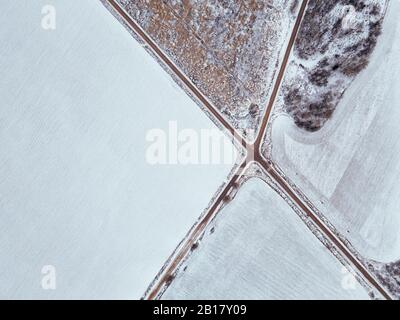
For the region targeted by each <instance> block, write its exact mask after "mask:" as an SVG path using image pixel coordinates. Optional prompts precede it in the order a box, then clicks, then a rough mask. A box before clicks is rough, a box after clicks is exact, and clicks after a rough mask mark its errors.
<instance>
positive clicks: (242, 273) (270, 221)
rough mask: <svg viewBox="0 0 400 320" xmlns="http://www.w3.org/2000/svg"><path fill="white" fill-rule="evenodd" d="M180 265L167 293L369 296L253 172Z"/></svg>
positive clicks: (232, 296) (200, 296)
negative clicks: (184, 263) (253, 175)
mask: <svg viewBox="0 0 400 320" xmlns="http://www.w3.org/2000/svg"><path fill="white" fill-rule="evenodd" d="M185 267H186V270H185V271H183V270H184V269H185ZM181 270H182V271H180V273H179V274H178V276H177V277H176V278H175V280H174V281H173V282H172V284H171V286H170V287H169V288H168V289H167V291H166V292H165V293H164V296H163V298H164V299H368V294H367V291H366V290H365V289H364V288H363V287H362V286H361V285H360V284H359V283H358V282H357V281H356V280H355V279H354V278H353V277H352V276H351V275H350V274H349V273H348V272H347V270H346V269H345V268H344V267H343V266H342V265H341V263H340V262H339V261H338V260H337V259H336V258H335V257H334V256H333V255H332V254H331V253H330V252H329V251H328V249H327V248H326V247H324V246H323V245H322V243H321V242H320V241H319V240H318V239H317V238H316V237H315V236H314V235H313V234H312V233H311V231H310V230H309V229H307V227H306V226H305V224H304V223H303V222H302V221H301V220H300V218H299V217H298V216H297V215H296V213H295V212H294V211H293V210H292V209H291V208H290V207H289V205H288V204H287V203H286V202H285V201H284V200H283V199H282V198H281V197H280V196H279V195H278V194H277V193H276V192H275V191H273V189H272V188H270V187H269V186H268V185H267V184H266V183H265V182H263V181H262V180H259V179H256V178H254V179H251V180H249V181H248V182H246V183H245V184H244V185H243V186H242V187H241V189H240V190H239V192H238V194H237V196H236V198H235V199H234V200H233V201H232V202H231V203H230V204H229V205H228V206H227V207H225V208H224V209H223V210H222V211H221V212H220V214H219V215H218V216H217V218H216V220H215V221H214V223H213V225H211V226H209V228H208V231H207V232H206V235H205V236H204V238H203V240H202V241H201V242H200V244H199V246H198V248H197V249H196V250H195V251H194V252H193V253H192V255H191V256H190V258H189V259H188V261H187V262H186V266H183V268H182V269H181Z"/></svg>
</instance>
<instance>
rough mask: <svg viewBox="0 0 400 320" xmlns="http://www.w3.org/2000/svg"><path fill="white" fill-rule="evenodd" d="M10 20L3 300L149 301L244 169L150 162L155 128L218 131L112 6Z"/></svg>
mask: <svg viewBox="0 0 400 320" xmlns="http://www.w3.org/2000/svg"><path fill="white" fill-rule="evenodd" d="M47 4H51V5H54V6H55V8H56V13H57V16H56V22H57V25H56V30H44V29H42V28H41V19H42V14H41V10H42V7H43V6H44V5H47ZM0 20H1V21H2V27H1V29H0V43H1V44H0V70H1V74H2V77H1V79H0V96H1V108H0V177H1V178H0V219H1V224H0V298H21V299H31V298H40V299H52V298H58V299H67V298H88V299H92V298H94V299H97V298H99V299H100V298H111V299H113V298H140V297H141V295H142V294H143V293H144V291H145V289H146V288H147V286H148V285H149V283H150V282H151V281H152V279H153V278H154V276H155V275H156V273H157V272H158V270H159V269H160V268H161V267H162V265H163V264H164V262H165V261H166V259H167V258H168V256H169V255H170V254H171V253H172V251H173V250H174V249H175V247H176V246H177V245H178V243H179V242H180V241H181V240H182V238H183V237H184V236H185V234H186V233H187V231H188V230H189V228H190V227H191V226H192V225H193V223H194V222H195V220H196V219H197V218H198V217H199V216H200V214H201V212H202V211H203V210H204V209H205V208H206V206H207V205H208V203H209V201H210V200H211V198H212V196H213V195H214V193H215V192H216V190H217V189H218V187H219V186H220V185H221V184H222V182H223V181H224V179H226V177H227V175H228V173H229V171H230V169H231V167H230V166H227V165H208V166H207V165H197V166H194V165H187V166H182V165H180V166H151V165H149V164H147V162H146V161H145V150H146V147H147V146H148V144H147V142H146V141H145V135H146V132H147V130H148V129H152V128H165V129H166V128H167V126H168V121H169V120H178V125H179V126H180V128H182V129H183V128H193V129H196V130H199V129H202V128H205V129H211V128H213V129H215V126H214V125H213V124H212V122H211V121H210V120H209V119H208V118H207V117H206V116H205V114H204V113H203V112H202V111H201V110H200V109H199V107H198V106H197V105H196V104H195V103H194V102H193V101H192V100H191V99H189V98H188V97H187V96H186V94H185V93H184V92H183V91H182V90H179V89H177V88H176V87H174V86H173V84H172V81H171V79H170V78H169V76H168V75H167V74H166V73H165V72H164V71H163V70H162V68H161V67H160V66H159V65H158V64H157V63H156V62H155V61H154V60H153V59H152V58H151V57H150V56H149V55H148V54H147V53H146V52H145V50H144V49H143V48H142V47H141V46H140V45H139V44H138V43H136V41H135V40H133V39H132V37H131V36H130V35H129V33H128V32H127V31H126V30H125V29H124V27H123V26H122V25H121V24H120V23H119V22H118V21H117V20H116V19H115V18H114V17H113V16H112V15H111V14H110V13H109V12H108V11H107V10H106V9H105V8H104V6H103V5H102V4H101V2H100V1H95V0H92V1H79V0H68V1H67V0H64V1H50V0H46V1H41V0H37V1H32V0H19V1H14V0H2V1H1V3H0ZM46 265H52V266H54V268H55V271H56V288H55V290H44V289H43V288H42V286H41V284H42V279H43V277H45V274H42V268H43V267H44V266H46ZM45 279H46V278H45Z"/></svg>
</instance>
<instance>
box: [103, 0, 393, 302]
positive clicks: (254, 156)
mask: <svg viewBox="0 0 400 320" xmlns="http://www.w3.org/2000/svg"><path fill="white" fill-rule="evenodd" d="M106 1H107V2H108V3H109V5H110V6H111V7H112V9H113V10H114V11H115V12H116V13H117V14H118V15H119V16H120V17H121V18H122V19H123V21H124V22H125V24H126V26H127V27H128V28H130V29H131V30H132V31H133V32H135V34H136V35H137V36H138V37H139V38H140V39H141V40H142V41H143V42H144V43H145V44H146V45H147V46H148V48H149V49H150V50H151V51H152V53H153V54H154V55H155V56H156V57H157V58H158V59H159V60H160V62H162V63H163V64H165V65H166V66H167V67H168V68H169V69H170V71H171V72H172V73H173V74H174V75H175V76H176V77H178V78H179V80H180V81H181V82H182V84H183V85H184V86H185V87H186V89H187V90H189V91H190V92H191V93H192V94H193V96H194V97H196V99H198V101H199V102H200V103H201V104H202V105H203V106H204V107H205V108H206V109H207V111H208V112H209V113H210V114H211V115H212V116H213V117H214V118H215V119H216V121H217V122H218V123H219V124H220V126H221V127H222V128H224V129H225V130H226V131H227V133H228V134H229V135H230V137H231V139H232V140H233V141H235V142H236V144H237V145H238V146H239V147H241V148H243V151H245V154H246V157H245V159H244V161H243V162H242V163H241V164H240V165H239V166H238V167H237V169H236V170H235V172H234V174H233V176H232V178H231V179H230V180H229V181H228V182H227V183H226V184H225V186H224V187H223V188H222V189H221V191H220V193H219V194H218V195H217V197H216V198H215V200H214V202H213V204H212V205H211V207H210V208H209V209H208V211H207V212H206V213H205V214H204V215H203V216H202V217H201V218H200V219H199V221H198V222H197V223H196V224H195V225H194V226H193V227H192V229H191V230H190V231H189V233H188V234H187V236H186V237H185V239H184V240H183V241H182V243H181V244H180V245H179V246H178V248H177V249H176V250H175V252H174V253H173V254H172V255H171V256H170V258H169V259H168V261H167V262H166V264H165V265H164V267H163V268H162V270H161V271H160V272H159V274H158V275H157V277H156V278H155V280H154V281H153V283H152V284H151V285H150V287H149V289H148V290H147V292H146V293H145V295H144V298H145V299H157V298H159V296H160V295H161V294H162V292H163V291H164V290H165V289H166V288H167V287H168V286H169V284H170V282H171V281H172V280H173V277H174V274H175V273H176V271H177V270H178V268H179V266H180V265H181V264H182V262H183V261H184V260H185V259H186V257H187V256H188V254H190V252H191V250H192V249H193V247H194V246H195V245H196V243H197V241H198V240H199V239H200V238H201V237H202V235H203V233H204V231H205V229H206V227H207V226H208V225H209V223H210V222H211V221H212V220H213V218H214V217H215V215H216V214H217V213H218V211H219V209H220V208H221V206H223V204H225V203H226V201H227V198H229V193H230V192H231V191H232V190H233V189H234V188H236V186H237V185H238V184H239V181H240V179H241V178H242V176H243V174H244V172H245V171H246V168H248V166H249V165H250V164H251V163H253V162H255V163H257V164H259V165H260V166H261V167H262V168H263V169H264V170H265V172H266V174H267V175H268V176H269V177H270V178H271V179H272V180H273V181H274V182H275V183H276V184H277V185H278V186H279V187H280V189H281V191H282V193H284V194H285V195H286V196H287V197H288V198H290V199H291V200H292V201H293V203H294V204H295V205H296V206H297V207H298V209H299V210H301V211H302V212H303V213H304V214H306V215H307V216H308V217H309V219H310V220H311V221H312V222H313V223H314V225H315V226H316V227H317V228H318V230H319V231H320V232H321V234H323V235H324V237H325V238H326V239H328V240H329V241H330V242H331V243H332V244H333V245H334V246H335V247H336V249H337V251H338V252H339V254H341V255H342V256H343V257H344V258H345V260H346V261H347V262H348V263H349V265H350V266H351V267H352V268H353V269H354V270H355V271H356V272H357V274H359V275H360V276H362V277H363V279H364V280H365V281H366V282H367V283H369V284H370V285H371V286H372V287H374V288H375V289H376V290H377V291H378V292H379V293H380V294H381V295H382V296H383V297H384V298H386V299H391V296H390V294H389V293H388V292H387V291H386V289H385V288H384V287H383V286H382V285H381V284H380V283H379V282H378V281H377V280H376V279H375V277H374V276H373V275H372V274H371V273H370V272H369V270H368V269H367V268H366V267H365V266H364V265H363V263H362V262H360V261H359V260H358V258H357V257H356V256H355V255H354V254H353V253H352V252H351V251H350V250H349V249H348V247H347V246H346V245H345V244H344V243H343V241H342V240H341V239H340V238H339V237H338V236H337V235H336V234H335V233H334V232H333V231H332V230H331V229H330V228H329V226H327V224H326V223H325V222H324V221H323V220H321V219H320V217H319V216H318V214H317V213H315V212H313V210H312V209H311V208H310V207H309V206H308V205H307V201H305V200H304V199H302V197H301V196H300V195H298V194H297V192H296V191H295V190H293V188H291V186H290V185H289V184H288V183H287V181H286V180H285V179H284V178H283V177H282V176H281V175H280V173H279V172H278V171H277V170H276V169H275V167H274V165H273V164H272V163H271V162H269V161H267V160H266V159H267V157H264V155H263V154H262V151H261V147H262V143H263V140H264V136H265V132H266V129H267V127H268V124H269V121H270V116H271V112H272V110H273V106H274V102H275V99H276V97H277V94H278V92H279V89H280V86H281V83H282V80H283V77H284V74H285V70H286V66H287V64H288V61H289V57H290V54H291V51H292V48H293V45H294V43H295V40H296V36H297V33H298V31H299V28H300V25H301V21H302V19H303V17H304V13H305V10H306V7H307V4H308V0H303V1H302V4H301V7H300V10H299V13H298V16H297V19H296V22H295V25H294V27H293V30H292V33H291V36H290V39H289V42H288V46H287V48H286V51H285V55H284V57H283V59H282V61H281V63H280V69H279V73H278V76H277V78H276V81H275V84H274V87H273V91H272V93H271V97H270V100H269V102H268V105H267V107H266V109H265V112H264V115H263V119H262V121H261V126H260V129H259V131H258V134H257V137H256V139H255V141H254V143H248V142H247V141H246V140H245V139H244V138H243V137H242V135H240V133H239V132H237V130H235V129H234V128H233V127H232V126H231V125H230V124H229V122H228V121H226V119H225V118H224V117H223V116H222V114H221V113H220V112H219V111H218V109H217V108H216V107H215V106H214V105H213V104H212V103H211V102H210V101H209V100H208V99H207V97H206V96H205V95H203V93H202V92H200V90H198V89H197V88H196V86H195V85H194V84H193V83H192V82H191V80H190V79H189V78H187V77H186V76H185V74H183V72H181V71H180V70H179V68H178V67H177V66H176V65H175V64H174V63H173V62H172V61H171V59H170V58H169V57H168V56H166V55H165V54H164V53H163V52H162V50H161V49H160V48H159V47H158V46H157V44H156V43H155V42H154V41H153V40H152V39H151V38H150V37H149V36H148V35H147V34H146V33H145V31H144V30H142V28H141V27H140V26H139V25H138V24H137V23H136V22H135V21H134V20H133V19H132V18H131V17H130V16H129V15H128V14H127V13H126V12H125V11H124V9H123V8H121V7H120V6H119V4H118V3H117V2H116V1H115V0H106Z"/></svg>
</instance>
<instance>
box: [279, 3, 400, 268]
mask: <svg viewBox="0 0 400 320" xmlns="http://www.w3.org/2000/svg"><path fill="white" fill-rule="evenodd" d="M399 12H400V1H390V3H389V7H388V10H387V16H386V18H385V20H384V24H383V33H382V35H381V36H380V37H379V38H378V43H377V46H376V49H375V50H374V53H373V54H372V57H371V61H370V64H369V65H368V67H367V68H366V69H365V70H364V71H363V72H362V73H361V74H360V75H359V76H358V78H356V80H355V81H354V82H353V84H352V85H351V86H350V88H349V89H348V90H347V91H346V93H345V94H344V96H343V98H342V101H341V102H340V103H339V105H338V106H337V109H336V111H335V113H334V115H333V117H332V119H331V120H329V121H328V122H327V123H326V125H325V127H324V128H322V129H321V130H320V131H319V132H316V133H306V132H304V131H302V130H299V129H297V128H296V127H295V126H294V125H293V124H292V122H291V120H289V119H288V117H287V116H283V115H282V116H278V117H277V119H276V120H275V122H274V123H273V126H272V156H273V159H274V161H275V162H276V163H277V164H278V165H279V166H280V167H281V169H282V170H283V171H284V172H285V174H287V176H288V177H289V179H290V180H291V181H293V182H294V183H295V184H296V185H297V187H299V188H300V189H301V190H302V191H303V192H304V193H305V195H306V196H307V197H308V198H309V199H310V200H311V201H312V202H313V204H314V205H316V206H317V208H319V209H320V210H321V212H322V213H323V214H324V215H325V216H326V217H327V218H328V220H330V222H331V223H332V224H333V225H334V226H335V227H336V228H337V229H338V231H339V232H340V233H341V234H342V235H344V236H346V237H347V239H348V240H349V241H350V243H351V244H352V245H353V246H354V247H355V249H356V250H358V251H359V252H360V253H361V254H362V255H363V256H364V257H365V258H369V259H373V260H377V261H380V262H391V261H395V260H398V259H400V200H399V199H400V183H399V181H400V139H399V123H400V90H399V83H400V21H399V19H398V13H399Z"/></svg>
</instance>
